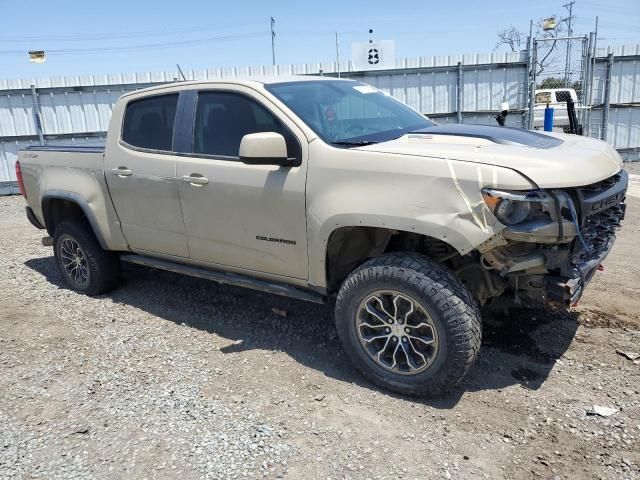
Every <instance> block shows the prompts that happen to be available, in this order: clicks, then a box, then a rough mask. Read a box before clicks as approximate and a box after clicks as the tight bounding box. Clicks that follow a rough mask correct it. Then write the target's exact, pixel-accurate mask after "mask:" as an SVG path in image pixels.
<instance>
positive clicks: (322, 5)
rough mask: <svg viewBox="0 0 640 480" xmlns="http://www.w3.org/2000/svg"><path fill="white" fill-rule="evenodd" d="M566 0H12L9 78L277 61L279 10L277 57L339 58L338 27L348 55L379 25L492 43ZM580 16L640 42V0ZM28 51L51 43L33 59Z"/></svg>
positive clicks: (7, 19)
mask: <svg viewBox="0 0 640 480" xmlns="http://www.w3.org/2000/svg"><path fill="white" fill-rule="evenodd" d="M566 1H568V0H564V1H563V0H537V1H531V0H529V1H516V0H513V1H512V2H506V1H505V0H502V1H499V0H482V1H470V0H468V1H455V0H448V1H433V0H428V1H427V0H422V1H415V2H403V1H400V0H394V1H390V0H386V1H379V0H368V1H366V2H365V1H361V0H357V1H346V0H342V1H338V0H322V1H305V0H298V1H289V0H286V1H271V2H269V1H264V0H263V1H253V0H251V1H249V0H241V1H236V2H230V1H225V2H219V1H214V0H209V1H204V0H202V1H201V0H194V1H189V0H183V1H181V2H176V1H171V2H164V1H161V0H156V1H148V0H129V1H123V0H111V1H109V2H99V1H94V2H90V1H87V0H83V1H79V0H58V1H41V0H32V1H30V2H17V1H15V0H12V1H7V0H0V78H21V77H25V78H33V77H45V76H52V75H74V74H87V73H118V72H141V71H155V70H172V69H174V68H175V64H176V63H179V64H180V65H181V66H182V67H183V69H192V68H213V67H230V66H246V65H263V64H265V65H268V64H271V42H270V34H269V17H270V16H273V17H275V19H276V25H275V28H276V34H277V35H276V57H277V58H276V60H277V63H312V62H324V61H330V60H332V59H334V58H335V37H334V32H336V31H337V32H338V34H339V39H340V44H341V55H342V58H348V57H350V54H351V43H352V42H355V41H366V40H367V39H368V38H369V35H368V30H369V29H370V28H372V29H373V30H374V38H376V39H380V40H383V39H394V40H395V42H396V55H397V56H398V57H405V56H421V55H423V56H428V55H447V54H458V53H484V52H490V51H492V50H493V49H494V47H495V43H496V35H497V32H498V31H500V30H501V29H503V28H506V27H509V26H510V25H514V26H516V27H518V28H519V29H521V30H523V31H528V25H529V19H539V18H541V17H546V16H550V15H553V14H556V15H558V16H564V15H566V10H565V9H564V8H563V7H562V4H563V3H565V2H566ZM574 14H575V15H576V23H575V28H574V32H575V33H576V34H578V33H587V32H589V31H591V30H592V29H593V24H594V20H595V17H596V15H599V16H600V35H599V37H600V44H601V45H603V44H606V45H609V44H611V45H613V44H615V45H617V44H630V43H640V1H639V0H617V1H611V0H588V1H587V0H576V4H575V5H574ZM94 49H95V50H94ZM28 50H45V51H49V52H51V53H50V54H49V55H48V58H47V62H46V63H45V64H30V63H29V61H28V56H27V53H26V52H27V51H28ZM78 50H80V51H78ZM56 51H59V53H54V52H56ZM11 52H16V53H11Z"/></svg>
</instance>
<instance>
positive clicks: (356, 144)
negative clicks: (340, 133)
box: [331, 140, 379, 147]
mask: <svg viewBox="0 0 640 480" xmlns="http://www.w3.org/2000/svg"><path fill="white" fill-rule="evenodd" d="M375 143H379V142H374V141H373V140H338V141H336V142H331V145H347V146H351V147H363V146H365V145H373V144H375Z"/></svg>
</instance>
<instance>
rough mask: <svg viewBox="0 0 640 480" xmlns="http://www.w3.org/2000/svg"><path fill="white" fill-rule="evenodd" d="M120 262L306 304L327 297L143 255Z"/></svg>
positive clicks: (129, 257) (278, 284) (277, 283)
mask: <svg viewBox="0 0 640 480" xmlns="http://www.w3.org/2000/svg"><path fill="white" fill-rule="evenodd" d="M120 260H122V261H124V262H128V263H135V264H136V265H144V266H145V267H153V268H159V269H160V270H167V271H169V272H175V273H182V274H183V275H189V276H191V277H198V278H204V279H207V280H213V281H214V282H218V283H224V284H227V285H235V286H237V287H244V288H251V289H253V290H260V291H261V292H267V293H273V294H275V295H282V296H284V297H292V298H297V299H298V300H305V301H307V302H314V303H326V302H327V297H325V296H324V295H322V294H320V293H317V292H314V291H312V290H306V289H304V288H300V287H293V286H291V285H287V284H285V283H280V282H274V281H269V280H262V279H258V278H253V277H250V276H248V275H242V274H239V273H231V272H222V271H219V270H208V269H206V268H201V267H194V266H192V265H182V264H180V263H175V262H171V261H168V260H160V259H157V258H152V257H146V256H144V255H133V254H129V253H127V254H125V255H120Z"/></svg>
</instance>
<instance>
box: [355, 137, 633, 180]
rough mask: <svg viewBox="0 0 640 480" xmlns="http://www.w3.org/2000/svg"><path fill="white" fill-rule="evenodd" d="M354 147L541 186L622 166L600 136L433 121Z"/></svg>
mask: <svg viewBox="0 0 640 480" xmlns="http://www.w3.org/2000/svg"><path fill="white" fill-rule="evenodd" d="M358 149H359V150H367V151H372V152H380V153H389V154H396V155H411V156H419V157H431V158H445V159H451V160H457V161H463V162H473V163H482V164H486V165H495V166H499V167H505V168H509V169H512V170H515V171H517V172H519V173H521V174H522V175H524V176H525V177H527V178H528V179H529V180H531V181H532V182H533V183H535V184H536V185H537V186H538V187H539V188H563V187H577V186H581V185H589V184H591V183H595V182H598V181H600V180H603V179H605V178H608V177H610V176H612V175H613V174H615V173H617V172H618V171H619V170H620V169H621V168H622V159H621V158H620V155H618V153H617V152H616V151H615V150H614V149H613V148H612V147H611V146H609V145H608V144H607V143H605V142H603V141H600V140H594V139H592V138H587V137H581V136H578V135H565V134H558V133H540V132H535V131H530V130H524V129H520V128H508V127H497V126H489V125H460V124H452V125H436V126H433V127H429V128H426V129H423V130H420V131H417V132H414V133H409V134H406V135H403V136H402V137H400V138H398V139H396V140H391V141H388V142H382V143H377V144H372V145H367V146H363V147H358Z"/></svg>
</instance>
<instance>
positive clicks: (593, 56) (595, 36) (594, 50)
mask: <svg viewBox="0 0 640 480" xmlns="http://www.w3.org/2000/svg"><path fill="white" fill-rule="evenodd" d="M597 49H598V17H596V28H595V32H594V33H593V43H592V50H591V51H592V54H591V70H590V73H591V75H590V78H589V110H588V122H589V132H588V135H589V136H591V106H592V105H593V77H594V75H595V71H596V55H597Z"/></svg>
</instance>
